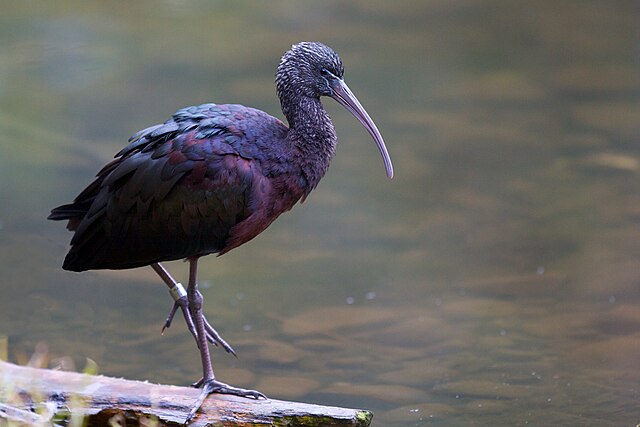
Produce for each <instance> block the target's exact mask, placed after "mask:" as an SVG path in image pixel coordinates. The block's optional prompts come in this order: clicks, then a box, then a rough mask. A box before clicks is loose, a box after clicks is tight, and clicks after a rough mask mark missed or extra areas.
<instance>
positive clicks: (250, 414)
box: [0, 361, 372, 427]
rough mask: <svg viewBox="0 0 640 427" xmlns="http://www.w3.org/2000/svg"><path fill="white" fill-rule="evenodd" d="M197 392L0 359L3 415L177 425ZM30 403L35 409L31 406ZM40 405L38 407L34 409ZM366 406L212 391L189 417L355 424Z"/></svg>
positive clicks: (24, 420) (234, 422)
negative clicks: (338, 404)
mask: <svg viewBox="0 0 640 427" xmlns="http://www.w3.org/2000/svg"><path fill="white" fill-rule="evenodd" d="M197 395H198V390H196V389H194V388H191V387H177V386H171V385H161V384H151V383H147V382H141V381H131V380H125V379H118V378H110V377H105V376H100V375H86V374H79V373H75V372H64V371H54V370H48V369H35V368H29V367H24V366H17V365H14V364H11V363H7V362H2V361H0V425H2V422H1V421H2V420H3V419H4V420H11V421H13V422H16V423H18V424H25V425H33V424H38V423H40V422H41V421H43V420H45V421H46V420H47V418H49V419H50V418H51V415H47V413H49V414H57V416H61V414H62V416H64V414H66V415H67V417H70V416H74V417H78V416H86V417H88V425H89V426H102V425H123V426H124V425H125V424H126V425H154V424H155V423H156V421H154V420H157V424H155V425H167V426H172V425H182V423H183V422H184V420H185V418H186V416H187V413H188V412H189V409H190V407H191V405H192V403H193V402H194V401H195V399H196V397H197ZM34 408H35V409H36V410H37V412H38V413H39V414H40V415H36V414H34V412H32V411H33V410H34ZM38 408H39V409H38ZM371 417H372V414H371V412H368V411H362V410H356V409H345V408H337V407H329V406H319V405H311V404H306V403H297V402H286V401H281V400H274V399H269V400H253V399H246V398H239V397H235V396H221V395H212V396H210V397H209V398H207V400H206V401H205V403H204V405H203V406H202V408H201V409H200V411H199V412H198V414H197V415H196V417H195V418H194V419H193V420H192V421H191V423H190V425H191V426H194V427H198V426H199V427H204V426H264V425H267V426H268V425H273V426H328V427H330V426H336V427H337V426H358V427H365V426H368V425H369V424H370V422H371Z"/></svg>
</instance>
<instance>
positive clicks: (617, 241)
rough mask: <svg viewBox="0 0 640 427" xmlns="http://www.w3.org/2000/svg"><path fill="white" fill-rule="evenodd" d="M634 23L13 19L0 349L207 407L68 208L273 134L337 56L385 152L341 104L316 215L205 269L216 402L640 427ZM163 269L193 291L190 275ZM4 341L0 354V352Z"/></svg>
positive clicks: (130, 12) (233, 5)
mask: <svg viewBox="0 0 640 427" xmlns="http://www.w3.org/2000/svg"><path fill="white" fill-rule="evenodd" d="M638 22H640V8H639V7H638V5H637V3H634V2H632V1H629V2H619V1H608V2H598V1H564V2H555V1H540V2H527V3H525V2H508V1H457V2H443V1H400V2H385V1H379V2H377V1H376V2H372V1H357V2H338V1H327V2H310V1H302V2H279V1H275V2H268V3H266V2H264V3H263V2H242V1H241V2H230V1H211V2H208V1H192V2H187V1H146V2H145V1H142V2H86V1H76V2H71V1H64V2H62V1H61V2H38V1H21V2H10V3H8V4H5V5H3V8H2V14H1V15H0V148H1V151H0V271H1V274H2V276H1V279H0V290H1V291H2V296H1V297H0V338H2V337H6V338H7V341H8V353H9V358H10V359H11V360H12V361H15V362H19V363H26V361H27V360H28V358H29V356H30V355H31V354H32V353H33V352H34V349H35V347H36V345H37V344H38V343H45V344H46V346H47V347H48V355H49V364H50V365H56V364H60V363H63V364H65V365H66V366H70V365H72V364H73V365H75V369H81V368H82V367H83V366H84V364H85V358H91V359H93V360H95V361H96V362H97V364H98V366H99V370H100V372H101V373H103V374H106V375H113V376H124V377H128V378H134V379H148V380H150V381H154V382H168V383H174V384H188V383H189V382H191V381H193V380H195V379H197V378H198V377H199V374H200V372H199V370H200V368H199V366H200V364H199V360H198V355H197V351H196V349H195V346H194V343H193V341H192V338H191V337H190V336H189V334H188V333H187V332H186V330H185V328H184V326H183V324H181V323H179V322H177V323H176V324H175V325H174V326H173V327H172V328H171V329H170V330H169V331H167V332H166V333H165V334H164V335H162V336H161V335H160V329H161V326H162V323H163V321H164V317H165V315H166V313H167V312H168V310H169V308H170V305H171V304H170V302H171V301H170V298H169V296H168V295H167V293H166V290H165V287H164V285H162V284H161V283H160V282H159V280H158V279H157V277H155V275H154V273H153V272H152V271H151V270H150V269H137V270H130V271H123V272H117V273H115V272H95V273H94V272H89V273H83V274H74V273H68V272H64V271H62V270H61V268H60V265H61V263H62V259H63V257H64V254H65V252H66V250H67V248H68V246H67V244H68V241H69V239H70V236H71V235H70V233H68V232H67V231H66V230H65V229H64V226H63V224H61V223H54V222H50V221H46V220H45V218H46V216H47V214H48V211H49V209H50V208H52V207H54V206H57V205H59V204H61V203H65V202H68V201H71V200H72V199H73V197H75V196H76V194H77V193H78V192H79V191H80V190H82V188H84V186H85V185H86V184H87V183H88V182H89V181H90V180H91V178H92V176H93V175H94V174H95V173H96V172H97V170H98V169H99V168H100V167H101V165H103V164H104V163H105V162H107V161H108V160H109V159H110V158H111V157H112V156H113V154H115V153H116V152H117V151H118V150H119V149H120V148H121V147H122V146H123V145H124V144H125V142H126V139H127V138H128V137H129V135H131V134H133V133H134V132H136V131H137V130H139V129H142V128H144V127H147V126H150V125H152V124H155V123H159V122H161V121H164V120H165V119H166V118H168V117H169V115H170V114H171V113H173V112H174V111H175V110H177V109H178V108H181V107H183V106H186V105H193V104H198V103H203V102H217V103H225V102H237V103H242V104H245V105H250V106H254V107H257V108H261V109H264V110H266V111H268V112H270V113H272V114H274V115H276V116H278V117H281V114H280V112H279V103H278V101H277V99H276V97H275V89H274V86H273V79H274V71H275V67H276V65H277V63H278V59H279V57H280V55H281V54H282V53H283V52H284V51H285V50H286V49H287V48H288V47H289V46H290V45H291V44H292V43H294V42H297V41H300V40H320V41H323V42H325V43H327V44H329V45H331V46H332V47H334V48H335V49H336V50H337V51H338V52H339V53H340V54H341V56H342V59H343V61H344V62H345V67H346V74H345V76H346V81H347V82H348V83H349V85H350V87H351V88H352V89H353V91H354V92H355V93H356V94H357V95H358V97H359V98H360V101H361V102H362V103H363V104H364V105H365V107H367V109H368V111H369V113H370V114H371V116H372V117H373V118H374V119H375V120H376V122H377V124H378V127H379V128H380V130H381V132H382V134H383V135H384V137H385V140H386V142H387V146H388V147H389V151H390V153H391V156H392V158H393V160H394V165H395V169H396V177H395V178H394V179H393V180H391V181H389V180H387V179H386V177H385V174H384V168H383V165H382V162H381V160H380V159H379V155H378V152H377V150H376V148H375V146H374V144H373V142H372V141H371V140H370V138H369V136H368V134H367V133H366V132H365V131H364V130H363V129H362V128H361V127H360V126H359V124H358V123H357V121H356V120H355V119H354V118H353V117H351V116H350V115H349V114H348V113H347V112H346V111H344V110H342V109H341V108H340V107H339V106H338V105H337V104H336V103H335V102H333V101H332V100H327V101H326V102H325V104H326V105H327V108H328V110H329V111H330V113H331V114H332V116H333V117H334V122H335V125H336V128H337V131H338V135H339V138H340V145H339V147H338V153H337V156H336V158H335V160H334V161H333V163H332V166H331V168H330V170H329V172H328V174H327V176H326V177H325V179H324V180H323V181H322V182H321V184H320V186H319V188H318V189H317V190H316V191H315V192H314V193H313V194H312V195H311V196H310V198H309V199H308V201H307V202H305V204H304V205H302V206H298V207H296V208H295V209H294V210H293V211H292V212H290V213H288V214H286V215H283V216H282V217H281V218H280V219H279V220H278V221H277V222H276V223H275V224H273V225H272V226H271V227H270V228H269V229H268V230H267V231H266V232H264V233H263V234H262V235H261V236H259V237H258V238H256V239H255V240H254V241H252V242H250V243H249V244H247V245H246V246H243V247H241V248H239V249H237V250H235V251H233V252H231V253H229V254H227V255H225V256H223V257H221V258H215V257H208V258H205V259H203V260H202V261H201V263H200V265H201V267H200V271H201V272H200V277H201V280H202V286H203V288H204V295H205V312H206V314H207V316H208V317H209V319H210V320H212V322H213V323H214V324H215V325H216V327H217V328H218V330H219V331H221V333H222V334H223V336H224V337H225V338H226V339H227V340H228V341H229V342H230V343H232V345H233V346H234V347H235V349H236V351H237V352H238V354H239V359H234V358H233V357H229V356H228V355H226V354H224V353H223V352H221V351H214V366H215V368H216V372H217V374H218V376H219V378H220V379H221V380H224V381H227V382H230V383H232V384H234V385H237V386H243V387H251V388H257V389H259V390H260V391H262V392H264V393H265V394H267V395H269V396H271V397H274V398H280V399H289V400H299V401H305V402H314V403H320V404H329V405H339V406H347V407H357V408H366V409H370V410H373V411H374V413H375V417H374V422H373V425H377V426H423V425H437V426H461V425H478V426H496V425H515V426H524V425H554V426H575V425H581V426H599V427H600V426H633V425H636V424H638V423H640V370H638V366H639V364H638V363H639V362H638V361H639V360H640V227H639V226H640V190H639V188H640V187H639V185H638V184H639V183H640V180H639V178H640V144H639V143H638V141H639V137H640V120H639V119H640V62H639V60H638V58H639V57H638V52H639V50H638V47H639V46H640V44H639V40H640V37H639V36H640V34H639V33H640V31H639V30H638V28H640V27H639V26H638ZM167 266H168V268H169V269H170V270H171V271H172V272H173V273H175V275H176V276H178V277H179V278H180V279H181V280H185V281H186V269H185V265H184V264H183V263H181V262H175V263H170V264H168V265H167ZM0 341H2V339H0Z"/></svg>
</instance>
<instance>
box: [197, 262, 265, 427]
mask: <svg viewBox="0 0 640 427" xmlns="http://www.w3.org/2000/svg"><path fill="white" fill-rule="evenodd" d="M197 274H198V259H197V258H192V259H189V285H188V286H187V298H188V300H189V311H190V313H191V318H192V319H193V323H194V324H195V328H196V337H197V341H198V348H199V350H200V360H201V361H202V379H201V380H200V381H198V382H197V383H195V384H194V386H195V387H202V391H201V392H200V395H199V396H198V399H196V402H195V403H194V405H193V406H192V407H191V411H190V412H189V415H188V416H187V419H186V421H185V424H186V423H188V422H189V421H190V420H191V418H193V416H194V415H195V414H196V412H197V411H198V409H200V407H201V406H202V403H203V402H204V400H205V399H206V398H207V396H208V395H209V394H211V393H220V394H233V395H236V396H241V397H252V398H254V399H260V398H262V399H266V398H267V397H266V396H265V395H264V394H262V393H260V392H259V391H255V390H245V389H242V388H237V387H232V386H230V385H228V384H225V383H223V382H220V381H218V380H216V377H215V375H214V373H213V365H212V363H211V355H210V354H209V346H208V345H207V344H208V343H207V339H206V338H205V336H206V325H205V324H206V322H205V319H204V316H203V315H202V294H201V293H200V291H199V290H198V283H197Z"/></svg>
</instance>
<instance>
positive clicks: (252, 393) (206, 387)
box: [185, 378, 267, 424]
mask: <svg viewBox="0 0 640 427" xmlns="http://www.w3.org/2000/svg"><path fill="white" fill-rule="evenodd" d="M192 386H193V387H197V388H202V390H201V391H200V394H199V395H198V399H196V401H195V403H194V404H193V406H192V407H191V411H189V415H188V416H187V419H186V421H185V424H187V423H188V422H189V421H191V419H192V418H193V417H194V416H195V415H196V412H198V410H199V409H200V407H201V406H202V404H203V403H204V400H205V399H206V398H207V396H209V395H210V394H212V393H218V394H232V395H234V396H240V397H249V398H252V399H256V400H257V399H265V400H266V399H267V396H265V395H264V394H262V393H260V392H259V391H256V390H247V389H244V388H238V387H233V386H230V385H229V384H225V383H223V382H220V381H218V380H214V379H208V380H205V379H204V378H203V379H201V380H200V381H198V382H196V383H194V384H192Z"/></svg>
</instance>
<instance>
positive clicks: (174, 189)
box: [49, 42, 393, 417]
mask: <svg viewBox="0 0 640 427" xmlns="http://www.w3.org/2000/svg"><path fill="white" fill-rule="evenodd" d="M343 72H344V68H343V65H342V61H341V60H340V58H339V57H338V55H337V54H336V53H335V52H334V51H333V50H332V49H331V48H329V47H327V46H325V45H323V44H321V43H309V42H303V43H299V44H296V45H294V46H292V47H291V49H290V50H289V51H288V52H286V53H285V54H284V56H283V57H282V59H281V60H280V64H279V66H278V70H277V73H276V87H277V94H278V97H279V98H280V105H281V106H282V112H283V113H284V115H285V117H286V118H287V121H288V122H289V127H287V126H286V125H285V124H284V123H283V122H281V121H280V120H278V119H276V118H274V117H272V116H270V115H268V114H266V113H264V112H262V111H259V110H256V109H253V108H249V107H244V106H242V105H234V104H223V105H216V104H204V105H199V106H194V107H187V108H183V109H182V110H179V111H178V112H176V113H175V114H174V115H173V117H171V118H170V119H169V120H167V121H166V122H164V123H162V124H159V125H155V126H152V127H149V128H147V129H144V130H142V131H140V132H138V133H137V134H135V135H134V136H133V137H131V138H130V139H129V145H127V146H126V147H125V148H123V149H122V150H121V151H120V152H119V153H118V154H116V156H115V159H114V160H113V161H111V162H110V163H108V164H107V165H106V166H104V167H103V168H102V170H100V172H98V174H97V178H96V179H95V180H94V181H93V182H92V183H91V184H89V186H87V188H85V189H84V190H83V191H82V192H81V193H80V194H79V195H78V197H76V198H75V200H74V201H73V203H70V204H67V205H63V206H60V207H57V208H55V209H53V210H52V211H51V215H50V216H49V219H53V220H68V221H69V222H68V225H67V228H68V229H69V230H71V231H74V232H75V234H74V235H73V237H72V239H71V249H70V251H69V253H68V254H67V256H66V258H65V260H64V264H63V268H64V269H65V270H70V271H86V270H95V269H115V270H117V269H127V268H135V267H142V266H151V267H152V268H153V269H154V270H155V272H156V273H157V274H158V275H159V276H160V277H161V278H162V280H163V282H164V283H165V284H166V285H167V286H168V287H169V288H170V292H171V295H172V296H173V298H174V300H175V302H174V305H173V308H172V310H171V311H170V313H169V316H168V317H167V320H166V322H165V327H168V326H170V324H171V321H172V319H173V315H174V314H175V312H176V310H177V309H178V308H180V309H181V311H182V313H183V315H184V318H185V321H186V323H187V326H188V328H189V330H190V332H191V333H192V334H193V336H194V338H195V340H196V343H197V345H198V348H199V350H200V357H201V360H202V370H203V374H202V379H201V380H200V381H198V382H197V383H196V384H195V385H196V386H197V387H202V393H201V394H200V398H199V399H198V401H197V403H196V405H194V407H193V410H192V413H191V414H190V417H192V416H193V414H195V412H196V411H197V409H198V408H199V407H200V405H201V404H202V401H204V399H205V398H206V396H207V395H208V394H209V393H213V392H216V393H226V394H235V395H239V396H246V397H253V398H264V395H263V394H262V393H260V392H257V391H255V390H244V389H240V388H236V387H232V386H230V385H227V384H224V383H222V382H219V381H218V380H216V379H215V375H214V373H213V368H212V363H211V358H210V355H209V348H208V343H212V344H214V345H220V346H222V347H223V348H224V349H225V350H226V351H228V352H230V353H233V354H235V352H234V351H233V349H232V348H231V346H229V344H227V343H226V342H225V341H224V340H223V339H222V338H221V337H220V335H219V334H218V333H217V332H216V330H215V329H214V328H213V327H212V326H211V325H210V323H209V322H208V321H207V319H206V318H205V317H204V315H203V313H202V295H201V293H200V292H199V291H198V284H197V266H198V260H199V259H200V257H202V256H204V255H208V254H212V253H217V254H218V255H222V254H224V253H226V252H229V251H230V250H231V249H233V248H235V247H237V246H240V245H241V244H243V243H245V242H247V241H249V240H251V239H252V238H254V237H255V236H257V235H258V234H259V233H261V232H262V231H263V230H264V229H266V228H267V227H268V226H269V224H271V223H272V222H273V221H274V220H275V219H276V218H277V217H278V216H279V215H280V214H281V213H283V212H286V211H288V210H290V209H291V208H292V207H293V205H295V204H296V203H297V202H298V201H304V199H305V198H306V197H307V196H308V195H309V193H310V192H311V190H313V189H314V188H315V187H316V185H318V181H320V178H322V177H323V176H324V174H325V172H326V171H327V168H328V167H329V161H330V160H331V158H332V157H333V155H334V152H335V148H336V142H337V138H336V133H335V129H334V127H333V123H332V122H331V119H330V118H329V115H328V114H327V112H326V111H325V109H324V108H323V106H322V103H321V102H320V97H321V96H329V97H331V98H333V99H335V100H336V101H338V102H339V103H340V104H341V105H342V106H344V107H345V108H346V109H347V110H348V111H349V112H351V113H352V114H353V115H354V116H355V117H356V118H357V119H358V120H359V121H360V123H362V125H363V126H364V127H365V128H366V129H367V131H369V133H370V134H371V136H372V137H373V139H374V141H375V143H376V144H377V146H378V149H379V150H380V153H381V154H382V158H383V160H384V165H385V168H386V172H387V175H388V176H389V177H392V176H393V168H392V165H391V160H390V158H389V154H388V153H387V149H386V147H385V145H384V141H383V140H382V136H381V135H380V132H378V129H377V128H376V125H375V124H374V123H373V120H371V118H370V117H369V115H368V114H367V112H366V111H365V110H364V108H363V107H362V105H361V104H360V102H358V100H357V98H356V97H355V96H354V94H353V93H352V92H351V90H349V88H348V87H347V85H346V84H345V82H344V80H343ZM177 259H186V260H187V261H189V267H190V268H189V283H188V286H187V290H186V292H185V290H184V288H183V287H182V285H180V284H179V283H177V282H176V281H175V280H174V279H173V278H172V277H171V276H170V275H169V273H168V272H167V271H166V270H165V269H164V267H163V266H162V265H161V264H160V262H162V261H171V260H177Z"/></svg>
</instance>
